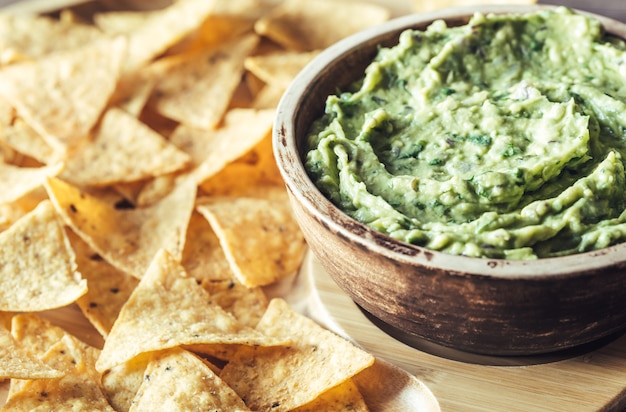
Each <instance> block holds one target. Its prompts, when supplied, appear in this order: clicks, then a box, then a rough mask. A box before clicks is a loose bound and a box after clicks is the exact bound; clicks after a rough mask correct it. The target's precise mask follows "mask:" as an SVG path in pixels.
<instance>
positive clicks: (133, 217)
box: [46, 179, 196, 278]
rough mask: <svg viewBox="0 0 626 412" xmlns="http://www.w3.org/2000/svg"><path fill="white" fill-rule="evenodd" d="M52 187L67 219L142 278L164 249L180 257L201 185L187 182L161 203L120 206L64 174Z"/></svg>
mask: <svg viewBox="0 0 626 412" xmlns="http://www.w3.org/2000/svg"><path fill="white" fill-rule="evenodd" d="M46 188H47V190H48V193H49V195H50V198H51V199H52V201H53V202H54V204H55V206H56V208H57V210H58V211H59V213H60V214H61V216H63V218H64V219H65V221H66V223H67V224H68V225H69V226H70V227H71V228H72V229H73V230H74V232H76V233H77V234H78V235H79V236H80V237H81V238H82V239H83V240H84V241H85V242H87V244H88V245H89V246H91V247H92V248H93V249H94V250H95V251H96V252H97V253H98V254H99V255H100V256H102V257H103V258H104V259H105V260H106V261H107V262H109V263H110V264H112V265H113V266H115V267H117V268H118V269H120V270H122V271H124V272H126V273H128V274H129V275H131V276H134V277H136V278H141V276H143V274H144V273H145V271H146V269H147V268H148V266H149V265H150V262H151V261H152V259H153V257H154V256H155V255H156V253H157V251H159V250H160V249H162V248H163V249H166V250H168V251H169V252H170V253H172V254H173V255H174V256H176V257H178V258H180V257H181V256H182V251H183V248H184V243H185V234H186V233H187V225H188V223H189V218H190V216H191V212H192V211H193V207H194V202H195V195H196V186H195V184H194V183H193V182H192V181H190V180H186V181H183V182H181V183H180V184H179V185H178V186H177V187H176V188H175V189H174V190H173V191H172V192H171V193H170V194H168V195H167V196H166V197H164V198H163V199H162V200H161V201H159V202H158V203H156V204H154V205H152V206H149V207H145V208H129V209H127V208H116V207H115V206H114V205H111V204H109V203H107V202H105V201H103V200H101V199H99V198H98V197H96V196H92V195H89V194H87V193H85V192H84V191H81V190H80V189H78V188H77V187H75V186H72V185H70V184H68V183H66V182H64V181H62V180H59V179H49V180H48V182H47V183H46Z"/></svg>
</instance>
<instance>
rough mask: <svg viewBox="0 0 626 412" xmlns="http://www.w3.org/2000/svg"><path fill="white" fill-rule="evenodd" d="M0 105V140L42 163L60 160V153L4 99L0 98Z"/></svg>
mask: <svg viewBox="0 0 626 412" xmlns="http://www.w3.org/2000/svg"><path fill="white" fill-rule="evenodd" d="M0 107H1V108H0V142H2V143H4V144H6V145H7V146H9V147H11V148H12V149H14V150H16V151H18V152H20V153H23V154H25V155H27V156H30V157H32V158H34V159H36V160H38V161H39V162H41V163H44V164H53V163H58V162H59V160H61V154H60V153H57V152H56V151H55V150H54V149H53V148H52V146H50V145H49V144H48V142H46V140H45V139H44V138H43V137H41V135H40V134H39V133H37V132H36V131H35V130H34V129H33V128H32V127H30V126H29V125H28V124H27V123H26V122H25V121H24V119H22V118H20V117H19V116H18V115H17V111H16V110H15V109H14V108H13V107H11V105H10V104H9V103H7V102H6V101H4V99H2V100H0Z"/></svg>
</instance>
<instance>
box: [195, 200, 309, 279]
mask: <svg viewBox="0 0 626 412" xmlns="http://www.w3.org/2000/svg"><path fill="white" fill-rule="evenodd" d="M283 196H284V197H283V198H282V200H280V199H279V200H277V199H273V200H269V199H261V198H246V197H232V198H231V197H223V198H219V197H213V198H208V199H207V201H206V203H202V204H199V205H198V206H197V210H198V211H199V212H200V213H202V214H203V215H204V216H205V217H206V218H207V219H208V221H209V222H210V223H211V226H212V227H213V230H214V231H215V233H216V234H217V237H218V238H219V239H220V243H221V245H222V247H223V248H224V253H225V254H226V258H227V259H228V261H229V262H230V265H231V268H232V269H233V272H234V273H235V277H236V278H237V280H238V281H239V282H241V283H242V284H244V285H246V286H248V287H254V286H263V285H268V284H270V283H272V282H275V281H277V280H278V279H281V278H283V277H286V276H288V275H291V274H293V273H294V272H295V271H296V270H298V268H299V267H300V262H301V261H302V256H303V255H304V251H305V242H304V237H303V236H302V234H301V232H300V229H299V226H298V224H297V222H296V221H295V219H294V217H293V214H292V212H291V208H290V205H289V200H288V199H287V197H286V196H287V195H286V193H284V195H283Z"/></svg>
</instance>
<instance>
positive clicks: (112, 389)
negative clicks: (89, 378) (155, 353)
mask: <svg viewBox="0 0 626 412" xmlns="http://www.w3.org/2000/svg"><path fill="white" fill-rule="evenodd" d="M151 355H152V353H145V354H142V355H139V356H136V357H134V358H133V359H131V360H129V361H128V362H124V363H121V364H119V365H116V366H114V367H112V368H111V369H110V370H108V371H107V372H106V373H105V374H103V375H102V386H103V387H104V393H105V394H106V396H107V398H108V399H109V403H110V404H111V406H113V408H114V409H115V410H116V411H128V410H130V408H131V406H132V404H133V399H134V398H135V395H136V394H137V391H139V387H140V386H141V383H142V382H143V379H144V372H145V370H146V367H147V366H148V362H149V361H150V358H151Z"/></svg>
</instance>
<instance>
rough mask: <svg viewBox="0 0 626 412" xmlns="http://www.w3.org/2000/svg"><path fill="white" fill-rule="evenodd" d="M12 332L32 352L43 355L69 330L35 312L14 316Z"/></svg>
mask: <svg viewBox="0 0 626 412" xmlns="http://www.w3.org/2000/svg"><path fill="white" fill-rule="evenodd" d="M11 334H12V335H13V337H14V338H15V340H17V341H18V342H20V343H21V344H22V345H24V346H26V347H28V348H29V350H30V352H31V353H34V354H36V355H37V356H39V357H43V355H45V353H46V352H48V350H49V349H50V347H52V345H54V344H55V343H57V342H58V341H60V340H61V339H62V338H63V336H65V335H66V334H67V332H66V331H65V330H64V329H63V328H61V327H59V326H55V325H53V324H52V323H50V321H49V320H47V319H44V318H42V317H41V316H38V315H36V314H34V313H20V314H18V315H15V316H13V319H12V321H11Z"/></svg>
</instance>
